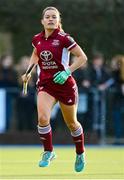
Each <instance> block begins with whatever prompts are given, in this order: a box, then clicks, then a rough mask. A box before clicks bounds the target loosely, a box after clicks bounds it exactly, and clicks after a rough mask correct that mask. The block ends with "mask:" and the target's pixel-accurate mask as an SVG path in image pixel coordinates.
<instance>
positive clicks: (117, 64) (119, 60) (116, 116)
mask: <svg viewBox="0 0 124 180" xmlns="http://www.w3.org/2000/svg"><path fill="white" fill-rule="evenodd" d="M111 68H112V75H113V79H114V84H113V86H112V88H113V99H112V100H113V101H112V117H113V122H114V133H115V142H114V144H121V138H122V136H123V134H122V132H123V125H124V121H123V117H122V115H123V113H124V56H123V55H116V56H115V57H113V58H112V61H111Z"/></svg>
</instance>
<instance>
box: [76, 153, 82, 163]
mask: <svg viewBox="0 0 124 180" xmlns="http://www.w3.org/2000/svg"><path fill="white" fill-rule="evenodd" d="M81 161H82V159H81V156H80V155H78V156H77V159H76V163H77V164H80V163H81Z"/></svg>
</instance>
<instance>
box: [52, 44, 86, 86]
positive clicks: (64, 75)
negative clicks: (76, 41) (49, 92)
mask: <svg viewBox="0 0 124 180" xmlns="http://www.w3.org/2000/svg"><path fill="white" fill-rule="evenodd" d="M70 52H71V53H72V54H73V55H74V56H75V57H76V58H75V61H74V62H73V63H72V65H71V66H69V67H68V68H67V69H65V70H64V71H59V72H57V73H56V74H55V75H54V79H53V81H54V82H55V83H58V84H64V83H65V82H66V80H67V79H68V77H69V76H70V75H71V73H72V72H73V71H75V70H76V69H78V68H79V67H80V66H82V65H83V64H85V63H86V61H87V56H86V55H85V53H84V52H83V50H82V49H81V48H80V46H79V45H76V46H75V47H74V48H73V49H72V50H70Z"/></svg>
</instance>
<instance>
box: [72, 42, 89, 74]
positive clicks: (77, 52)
mask: <svg viewBox="0 0 124 180" xmlns="http://www.w3.org/2000/svg"><path fill="white" fill-rule="evenodd" d="M70 52H71V53H72V54H73V55H74V56H75V58H74V62H73V63H72V64H71V65H70V66H69V70H70V71H71V73H72V72H74V71H75V70H76V69H78V68H79V67H80V66H82V65H84V64H85V63H86V61H87V56H86V54H85V53H84V51H83V50H82V49H81V48H80V46H79V45H76V46H75V47H74V48H73V49H71V50H70Z"/></svg>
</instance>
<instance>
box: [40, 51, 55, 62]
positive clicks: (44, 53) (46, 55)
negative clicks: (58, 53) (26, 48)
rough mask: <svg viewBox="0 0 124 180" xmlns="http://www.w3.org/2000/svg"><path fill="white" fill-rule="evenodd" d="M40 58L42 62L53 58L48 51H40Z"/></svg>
mask: <svg viewBox="0 0 124 180" xmlns="http://www.w3.org/2000/svg"><path fill="white" fill-rule="evenodd" d="M40 58H41V59H42V60H43V61H50V60H51V59H52V58H53V55H52V53H51V52H50V51H42V52H41V53H40Z"/></svg>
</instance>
